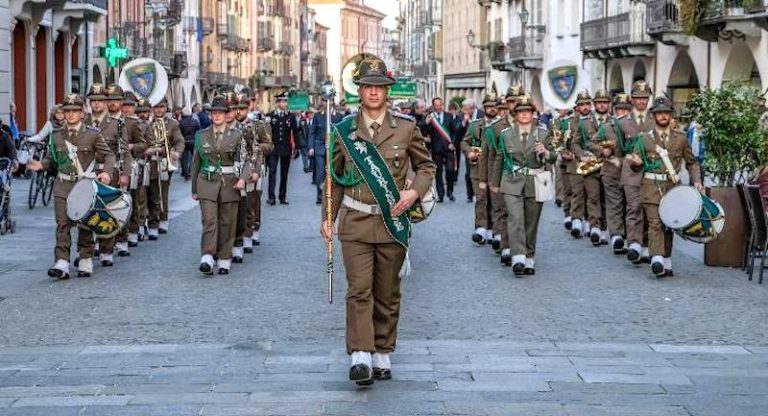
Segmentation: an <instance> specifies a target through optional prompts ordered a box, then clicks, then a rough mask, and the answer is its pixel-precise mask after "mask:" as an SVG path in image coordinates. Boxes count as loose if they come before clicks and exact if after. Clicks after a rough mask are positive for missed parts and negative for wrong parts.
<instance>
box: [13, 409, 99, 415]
mask: <svg viewBox="0 0 768 416" xmlns="http://www.w3.org/2000/svg"><path fill="white" fill-rule="evenodd" d="M83 409H84V408H82V407H10V408H0V416H54V415H55V416H80V414H81V413H82V412H83Z"/></svg>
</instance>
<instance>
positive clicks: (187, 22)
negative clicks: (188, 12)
mask: <svg viewBox="0 0 768 416" xmlns="http://www.w3.org/2000/svg"><path fill="white" fill-rule="evenodd" d="M198 22H199V23H198ZM198 24H199V25H200V26H201V31H202V32H203V36H208V35H210V34H211V33H213V27H214V24H213V18H212V17H194V16H186V17H185V18H184V30H185V31H187V32H189V33H196V32H197V25H198Z"/></svg>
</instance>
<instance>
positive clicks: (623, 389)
mask: <svg viewBox="0 0 768 416" xmlns="http://www.w3.org/2000/svg"><path fill="white" fill-rule="evenodd" d="M549 385H550V386H551V387H552V390H553V391H555V392H561V391H563V392H572V391H576V392H583V393H622V394H664V393H666V391H665V390H664V389H663V388H662V387H661V386H660V385H658V384H630V383H583V382H567V381H553V382H550V383H549Z"/></svg>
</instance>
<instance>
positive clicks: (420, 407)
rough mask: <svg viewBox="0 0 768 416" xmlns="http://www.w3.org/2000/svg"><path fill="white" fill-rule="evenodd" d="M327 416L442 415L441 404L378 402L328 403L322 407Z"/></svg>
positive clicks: (443, 412) (444, 412) (442, 405)
mask: <svg viewBox="0 0 768 416" xmlns="http://www.w3.org/2000/svg"><path fill="white" fill-rule="evenodd" d="M324 414H327V415H369V416H385V415H386V416H391V415H444V414H446V408H445V405H444V404H443V403H442V402H401V401H398V400H391V399H389V400H379V401H375V402H368V403H359V402H329V403H326V404H325V405H324Z"/></svg>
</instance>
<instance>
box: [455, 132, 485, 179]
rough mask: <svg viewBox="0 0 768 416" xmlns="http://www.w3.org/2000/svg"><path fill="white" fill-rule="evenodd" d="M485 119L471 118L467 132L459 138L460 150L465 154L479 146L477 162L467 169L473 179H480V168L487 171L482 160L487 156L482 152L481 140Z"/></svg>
mask: <svg viewBox="0 0 768 416" xmlns="http://www.w3.org/2000/svg"><path fill="white" fill-rule="evenodd" d="M486 121H487V119H486V118H482V119H479V120H473V121H472V122H471V123H469V126H468V127H467V133H466V134H465V135H464V138H463V139H462V140H461V144H460V146H461V151H462V152H463V153H464V154H465V155H467V154H469V151H470V150H472V148H473V147H479V148H480V149H481V153H480V156H478V158H477V163H475V165H473V166H472V168H471V169H470V171H469V175H470V177H471V179H472V180H473V181H477V180H480V176H481V175H480V170H481V169H485V170H486V171H487V169H488V164H487V162H484V161H483V159H485V158H486V157H487V154H486V153H482V148H483V142H484V141H485V139H484V138H483V132H484V131H485V124H486Z"/></svg>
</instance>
